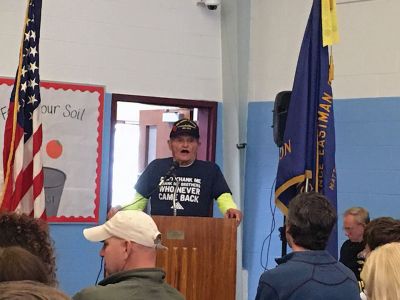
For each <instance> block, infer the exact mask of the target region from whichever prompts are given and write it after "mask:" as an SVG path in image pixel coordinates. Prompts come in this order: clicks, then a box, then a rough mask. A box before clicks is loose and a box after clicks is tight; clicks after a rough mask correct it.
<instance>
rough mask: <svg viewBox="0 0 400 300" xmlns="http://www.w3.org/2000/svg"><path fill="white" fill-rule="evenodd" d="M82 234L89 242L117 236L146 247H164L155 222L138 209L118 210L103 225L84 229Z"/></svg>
mask: <svg viewBox="0 0 400 300" xmlns="http://www.w3.org/2000/svg"><path fill="white" fill-rule="evenodd" d="M83 235H84V236H85V238H86V239H87V240H89V241H91V242H101V241H104V240H106V239H108V238H110V237H117V238H120V239H124V240H127V241H132V242H135V243H138V244H140V245H143V246H146V247H152V248H164V246H163V245H161V233H160V232H159V231H158V228H157V225H156V223H155V222H154V220H153V219H152V218H151V217H150V216H149V215H148V214H146V213H144V212H142V211H139V210H123V211H119V212H117V213H116V214H115V215H114V216H113V217H112V218H111V219H110V220H108V221H107V222H105V223H104V224H103V225H99V226H95V227H92V228H87V229H84V230H83Z"/></svg>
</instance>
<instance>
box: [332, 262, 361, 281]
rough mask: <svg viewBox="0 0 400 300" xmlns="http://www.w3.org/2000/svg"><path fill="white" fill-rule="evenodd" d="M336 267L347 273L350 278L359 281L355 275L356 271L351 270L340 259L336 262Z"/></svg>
mask: <svg viewBox="0 0 400 300" xmlns="http://www.w3.org/2000/svg"><path fill="white" fill-rule="evenodd" d="M336 268H337V269H338V270H340V271H341V272H342V273H343V274H345V275H346V276H347V277H348V278H349V279H351V280H352V281H354V282H357V278H356V275H354V272H353V271H352V270H350V269H349V268H348V267H346V265H345V264H343V263H342V262H340V261H338V262H337V263H336Z"/></svg>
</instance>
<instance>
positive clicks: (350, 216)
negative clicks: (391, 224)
mask: <svg viewBox="0 0 400 300" xmlns="http://www.w3.org/2000/svg"><path fill="white" fill-rule="evenodd" d="M343 217H344V218H343V228H344V231H345V233H346V236H347V237H348V240H346V241H345V242H344V243H343V245H342V247H341V248H340V259H339V261H340V262H341V263H343V264H344V265H345V266H346V267H348V268H349V269H350V270H352V271H353V272H354V274H355V275H356V278H357V280H360V271H361V269H362V266H363V264H364V260H365V252H364V248H365V241H363V235H364V230H365V226H367V224H368V223H369V214H368V211H367V210H366V209H365V208H362V207H352V208H349V209H348V210H346V211H345V212H344V214H343Z"/></svg>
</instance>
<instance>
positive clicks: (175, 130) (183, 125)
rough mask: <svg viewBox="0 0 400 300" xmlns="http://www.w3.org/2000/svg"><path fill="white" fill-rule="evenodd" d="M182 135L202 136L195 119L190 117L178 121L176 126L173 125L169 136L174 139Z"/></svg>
mask: <svg viewBox="0 0 400 300" xmlns="http://www.w3.org/2000/svg"><path fill="white" fill-rule="evenodd" d="M181 135H189V136H192V137H194V138H196V139H198V138H200V134H199V126H197V124H196V123H195V122H194V121H191V120H188V119H182V120H179V121H176V122H175V123H174V126H172V129H171V133H170V134H169V137H170V138H171V139H173V138H176V137H178V136H181Z"/></svg>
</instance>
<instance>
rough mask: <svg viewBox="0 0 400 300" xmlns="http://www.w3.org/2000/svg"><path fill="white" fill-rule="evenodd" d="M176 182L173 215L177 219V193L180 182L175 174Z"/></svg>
mask: <svg viewBox="0 0 400 300" xmlns="http://www.w3.org/2000/svg"><path fill="white" fill-rule="evenodd" d="M174 180H175V183H174V195H173V198H172V207H173V209H174V212H173V215H174V217H176V213H177V211H176V193H177V191H178V188H179V183H180V182H179V180H178V178H177V177H176V175H175V174H174Z"/></svg>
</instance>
